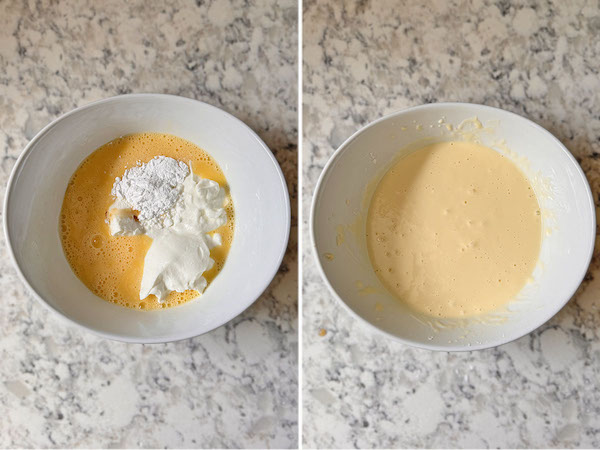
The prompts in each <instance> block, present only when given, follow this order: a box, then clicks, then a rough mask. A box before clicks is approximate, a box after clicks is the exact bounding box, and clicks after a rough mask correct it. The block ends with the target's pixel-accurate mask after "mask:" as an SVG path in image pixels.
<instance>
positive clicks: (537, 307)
mask: <svg viewBox="0 0 600 450" xmlns="http://www.w3.org/2000/svg"><path fill="white" fill-rule="evenodd" d="M475 117H476V118H477V119H478V120H479V121H480V122H481V124H482V125H483V127H482V128H478V125H477V122H476V121H474V120H469V119H472V118H475ZM465 120H466V122H463V121H465ZM440 121H441V123H440ZM461 123H463V130H462V132H460V133H458V132H457V131H456V129H457V127H458V126H459V124H461ZM449 128H452V130H450V129H449ZM465 134H470V135H475V136H477V137H478V138H479V140H480V142H481V143H482V144H483V145H487V146H489V147H492V148H494V149H495V150H497V151H504V153H505V154H506V155H507V156H508V157H510V158H511V159H513V160H514V161H515V162H516V163H517V165H519V166H520V167H521V168H522V169H523V170H524V172H525V173H526V174H527V176H528V177H529V179H530V181H531V182H532V185H533V188H534V189H535V191H536V195H537V196H538V200H539V202H540V206H541V208H542V211H543V213H544V214H543V227H544V230H545V231H547V233H546V234H545V235H544V238H543V242H542V248H541V254H540V260H539V263H538V265H537V266H536V268H535V270H534V279H535V281H534V282H533V283H530V284H528V285H526V286H525V287H524V288H523V290H522V291H521V292H520V293H519V295H518V296H517V298H516V299H515V300H514V301H512V302H511V303H510V304H509V308H508V309H509V311H505V312H500V311H499V312H495V313H490V314H488V315H485V316H481V317H478V318H473V319H462V320H435V319H430V318H427V317H424V316H419V315H417V314H414V313H413V312H412V311H410V310H408V309H407V308H406V307H405V306H404V305H402V304H401V302H399V301H398V300H397V299H396V298H394V297H393V296H392V295H391V294H390V293H389V292H388V291H387V290H386V289H385V288H384V287H383V286H382V284H381V283H380V281H379V279H378V278H377V276H376V275H375V273H374V271H373V268H372V266H371V264H370V261H369V256H368V253H367V250H366V240H365V233H364V229H365V222H366V209H367V208H368V206H369V202H370V195H371V194H372V191H373V190H374V187H375V186H376V185H377V182H378V181H379V179H380V178H381V176H382V175H383V174H384V173H385V172H386V170H387V168H388V167H389V165H390V162H391V161H392V160H393V159H394V158H396V157H397V156H398V154H399V152H405V153H408V152H410V151H413V150H415V149H417V148H419V147H422V146H423V145H425V143H428V142H436V141H438V142H439V141H447V140H453V139H460V138H464V137H465ZM503 141H504V142H503ZM507 149H508V150H510V151H507ZM340 234H341V235H342V237H343V238H344V239H343V241H344V242H343V243H342V244H341V245H337V244H336V238H338V236H340ZM595 234H596V223H595V208H594V202H593V198H592V194H591V191H590V187H589V184H588V182H587V180H586V178H585V175H584V174H583V172H582V170H581V168H580V167H579V165H578V164H577V162H576V161H575V159H574V158H573V156H572V155H571V154H570V153H569V151H568V150H567V149H566V148H565V147H564V146H563V145H562V144H561V143H560V141H559V140H558V139H556V138H555V137H554V136H552V134H550V133H549V132H548V131H546V130H545V129H543V128H542V127H540V126H538V125H536V124H535V123H533V122H531V121H529V120H527V119H524V118H523V117H520V116H518V115H516V114H513V113H510V112H507V111H503V110H500V109H496V108H491V107H487V106H481V105H471V104H463V103H441V104H430V105H424V106H419V107H415V108H411V109H408V110H405V111H401V112H398V113H395V114H392V115H390V116H387V117H384V118H382V119H380V120H377V121H375V122H373V123H371V124H369V125H368V126H366V127H365V128H363V129H362V130H360V131H358V132H357V133H355V134H354V135H353V136H352V137H350V138H349V139H348V140H347V141H346V142H344V143H343V144H342V145H341V146H340V148H339V149H338V150H337V151H336V152H335V153H334V155H333V156H332V158H331V159H330V160H329V162H328V164H327V166H326V167H325V170H324V171H323V173H322V174H321V177H320V179H319V182H318V184H317V188H316V192H315V196H314V198H313V205H312V217H311V237H312V242H313V250H314V252H315V254H316V259H317V265H318V267H319V268H320V270H321V273H322V275H323V278H324V279H325V281H326V283H327V284H328V286H329V288H330V289H331V291H332V292H333V294H334V296H335V297H336V298H338V299H339V300H340V301H341V303H342V304H343V305H345V306H346V307H347V309H348V310H349V311H350V312H352V313H353V314H354V315H355V316H357V317H359V318H360V319H363V320H364V321H365V322H366V323H368V324H370V325H372V326H373V327H375V328H376V329H377V330H379V331H382V332H383V333H385V334H387V335H388V336H391V337H393V338H396V339H398V340H400V341H402V342H404V343H407V344H410V345H414V346H417V347H422V348H428V349H432V350H443V351H457V350H475V349H481V348H488V347H494V346H497V345H500V344H503V343H506V342H509V341H511V340H514V339H517V338H519V337H521V336H523V335H525V334H527V333H529V332H531V331H533V330H534V329H536V328H537V327H539V326H540V325H542V324H543V323H544V322H546V321H547V320H549V319H550V318H551V317H552V316H553V315H555V314H556V313H557V312H558V311H559V310H560V309H561V308H562V307H563V306H564V305H565V304H566V303H567V302H568V301H569V299H570V298H571V296H572V295H573V294H574V293H575V290H576V289H577V287H578V286H579V284H580V283H581V280H582V279H583V277H584V275H585V273H586V270H587V267H588V265H589V262H590V259H591V256H592V251H593V248H594V240H595ZM327 254H329V255H327ZM332 255H333V259H331V258H332ZM365 287H367V288H366V289H365Z"/></svg>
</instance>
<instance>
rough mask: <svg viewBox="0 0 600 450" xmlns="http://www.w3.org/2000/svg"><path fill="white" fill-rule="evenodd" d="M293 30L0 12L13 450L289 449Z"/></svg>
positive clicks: (71, 11)
mask: <svg viewBox="0 0 600 450" xmlns="http://www.w3.org/2000/svg"><path fill="white" fill-rule="evenodd" d="M297 16H298V3H297V2H296V1H293V0H284V1H277V0H268V1H266V2H255V1H249V2H247V1H238V0H231V1H229V0H227V1H217V0H207V1H195V2H194V1H187V0H186V1H179V0H175V1H170V2H144V1H130V2H121V1H113V0H109V1H103V2H93V1H71V0H65V1H59V2H37V3H36V2H34V3H27V2H21V1H10V0H9V1H6V2H1V3H0V24H1V25H2V26H1V27H0V66H1V67H2V69H0V71H1V73H2V75H1V76H0V123H1V124H2V126H1V127H0V148H1V149H2V150H3V153H2V154H3V159H2V166H1V168H0V182H1V183H2V185H4V186H6V190H5V191H4V190H3V192H4V197H3V198H4V199H5V207H4V213H3V218H4V222H5V223H4V225H5V227H4V228H5V236H4V237H3V238H2V242H1V245H0V252H1V257H0V272H1V273H2V276H1V277H0V288H1V289H0V292H1V294H0V325H1V326H0V330H1V331H0V356H1V359H2V366H1V368H0V379H1V381H0V415H1V417H2V419H1V420H0V447H1V448H15V447H16V448H19V447H23V448H29V447H31V448H49V447H60V448H79V447H83V448H112V447H115V448H137V447H140V448H298V446H299V445H300V444H299V441H298V391H299V389H298V369H299V368H298V314H297V308H298V275H297V273H298V263H297V259H298V252H297V245H298V239H297V232H298V227H297V214H296V212H297V203H298V202H297V196H298V192H297V183H298V165H297V161H298V136H297V134H298V126H297V124H298V89H297V87H298V65H297V63H298V34H297V33H298V17H297ZM11 173H12V175H11Z"/></svg>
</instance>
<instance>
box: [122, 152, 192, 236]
mask: <svg viewBox="0 0 600 450" xmlns="http://www.w3.org/2000/svg"><path fill="white" fill-rule="evenodd" d="M189 173H190V168H189V167H188V166H187V165H186V164H185V163H184V162H182V161H177V160H175V159H173V158H169V157H167V156H156V157H155V158H153V159H152V160H150V161H149V162H148V163H146V164H141V165H139V166H136V167H132V168H130V169H127V170H126V171H125V173H124V174H123V178H116V179H115V183H114V185H113V188H112V192H111V193H112V195H113V196H114V197H115V198H116V199H117V201H122V202H125V203H126V204H127V205H128V206H129V207H130V208H131V209H133V210H135V211H139V214H138V215H137V218H138V219H139V221H140V222H141V223H142V224H143V225H144V227H146V228H164V227H167V226H170V225H171V224H172V223H173V221H172V218H171V217H170V212H171V210H172V208H173V206H174V205H175V203H176V202H177V200H178V199H179V195H180V194H181V190H182V185H183V181H184V179H185V178H186V177H187V176H188V175H189Z"/></svg>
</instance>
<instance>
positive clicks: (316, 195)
mask: <svg viewBox="0 0 600 450" xmlns="http://www.w3.org/2000/svg"><path fill="white" fill-rule="evenodd" d="M440 107H457V108H477V109H480V110H481V109H484V110H488V111H490V112H496V113H501V114H508V115H511V116H514V117H515V118H516V119H517V120H521V121H525V122H526V123H527V124H529V125H530V126H533V127H534V128H536V129H537V130H539V131H541V132H542V133H543V134H546V135H547V136H548V137H549V138H551V139H552V140H553V141H554V142H555V143H556V144H557V146H558V148H560V150H562V151H563V153H564V154H565V155H566V156H567V157H568V158H569V159H570V160H571V162H573V163H574V165H575V167H576V168H577V172H578V174H579V176H580V177H581V180H582V181H583V185H584V187H585V191H586V193H587V200H588V205H589V207H590V210H591V217H592V224H591V225H592V226H591V227H590V228H591V230H592V233H591V236H590V237H589V249H588V255H587V258H586V264H585V270H584V271H583V273H581V274H580V275H579V276H577V277H576V278H575V279H576V280H579V281H577V283H576V284H574V285H573V286H572V287H571V289H569V290H570V291H571V294H570V295H569V297H568V298H566V299H565V300H564V301H563V302H562V303H561V304H560V305H559V306H558V307H557V308H556V309H553V310H551V311H549V312H546V313H545V314H543V315H541V316H540V317H541V318H540V319H539V320H538V321H535V322H533V324H532V325H530V326H528V327H524V328H523V330H522V331H518V332H515V333H513V334H511V335H510V336H507V337H506V338H504V339H496V340H493V341H490V342H488V343H486V344H474V345H471V346H464V345H449V346H444V347H442V346H438V345H432V344H428V343H424V342H420V341H417V340H413V339H410V338H404V337H400V336H396V335H394V334H392V333H390V332H388V331H385V330H383V329H381V328H379V327H377V326H376V325H375V324H373V323H371V322H369V321H368V320H367V319H365V318H364V317H362V316H360V315H359V314H358V313H356V312H355V311H354V310H353V309H352V308H350V306H349V305H348V304H347V303H346V302H345V301H344V300H343V298H342V297H341V296H340V295H339V294H338V293H337V292H336V290H335V289H334V287H333V285H332V284H331V283H330V282H329V279H328V278H327V276H326V274H325V270H324V268H323V265H322V264H321V260H320V258H319V255H318V253H317V246H316V241H315V215H316V209H317V203H318V201H319V198H320V196H321V189H322V184H323V182H324V180H325V178H327V176H328V173H329V171H330V170H331V167H332V166H333V163H334V162H335V161H336V160H337V159H338V158H340V157H341V155H342V154H343V153H344V152H345V151H346V149H347V148H348V146H349V145H350V144H351V143H352V141H354V140H355V139H356V138H357V137H358V136H359V135H360V134H362V133H363V132H365V131H366V130H367V129H369V128H371V127H374V126H376V125H378V124H379V123H380V122H384V121H387V120H391V119H395V118H397V117H398V116H402V115H406V114H409V113H413V112H415V111H419V110H424V109H435V108H440ZM309 228H310V242H311V250H312V252H313V258H314V259H315V261H316V263H317V268H318V271H319V273H320V275H321V278H322V279H323V281H324V282H325V284H326V285H327V287H328V289H329V291H330V293H331V294H332V295H333V297H334V298H335V299H337V301H338V303H339V304H341V305H342V306H343V309H345V310H346V311H347V312H349V313H350V315H351V316H353V317H354V318H357V319H358V320H359V322H362V323H364V324H366V325H367V328H370V329H371V330H374V331H376V332H377V333H379V335H383V336H386V337H389V338H391V339H392V340H394V341H396V342H400V343H402V344H405V345H409V346H412V347H416V348H421V349H425V350H433V351H440V352H468V351H474V350H484V349H489V348H494V347H498V346H500V345H504V344H508V343H509V342H512V341H515V340H517V339H520V338H522V337H523V336H526V335H528V334H530V333H531V332H533V331H535V330H536V329H537V328H539V327H541V326H542V325H544V324H545V323H546V322H548V321H549V320H550V319H551V318H552V317H554V316H555V315H556V314H558V312H559V311H560V310H561V309H563V307H564V306H565V305H566V304H567V303H568V302H569V301H570V300H571V299H572V298H573V295H574V294H575V292H576V291H577V289H578V288H579V286H580V285H581V282H582V281H583V279H584V277H585V274H586V273H587V269H588V268H589V264H590V262H591V259H592V255H593V252H594V244H595V240H596V231H595V230H596V213H595V204H594V198H593V195H592V190H591V188H590V184H589V182H588V180H587V178H586V176H585V173H584V172H583V169H582V168H581V166H580V165H579V163H578V162H577V160H576V159H575V157H574V156H573V155H572V154H571V152H570V151H569V150H568V149H567V148H566V147H565V145H564V144H563V143H562V142H561V141H560V140H559V139H558V138H557V137H556V136H554V135H553V134H552V133H551V132H550V131H548V130H546V129H545V128H544V127H542V126H541V125H538V124H537V123H535V122H533V121H532V120H530V119H528V118H526V117H523V116H521V115H519V114H516V113H514V112H511V111H507V110H504V109H501V108H495V107H493V106H487V105H480V104H477V103H462V102H439V103H428V104H424V105H418V106H412V107H409V108H404V109H401V110H398V111H394V112H392V113H390V114H387V115H384V116H382V117H380V118H379V119H376V120H374V121H373V122H370V123H368V124H367V125H365V126H363V127H361V128H360V129H359V130H358V131H356V132H355V133H353V134H352V135H351V136H350V137H349V138H348V139H346V140H345V141H344V142H343V143H342V144H341V145H340V146H339V147H338V148H337V149H336V150H335V152H333V154H332V155H331V156H330V157H329V160H328V161H327V163H326V164H325V167H324V168H323V170H322V171H321V174H320V175H319V179H318V181H317V184H316V186H315V190H314V193H313V197H312V201H311V208H310V219H309Z"/></svg>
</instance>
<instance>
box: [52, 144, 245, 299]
mask: <svg viewBox="0 0 600 450" xmlns="http://www.w3.org/2000/svg"><path fill="white" fill-rule="evenodd" d="M159 155H163V156H169V157H171V158H175V159H178V160H181V161H184V162H186V163H187V162H189V161H191V162H192V170H193V172H194V173H195V174H197V175H199V176H201V177H203V178H210V179H211V180H214V181H216V182H218V183H219V184H220V185H221V186H222V187H223V188H224V189H225V191H226V193H227V198H228V202H227V206H226V207H225V210H226V212H227V223H226V224H225V225H223V226H222V227H220V228H218V229H217V230H215V231H214V232H215V233H220V234H221V237H222V240H223V245H221V246H218V247H215V248H214V249H212V250H211V252H210V254H211V257H212V259H214V261H215V265H214V266H213V268H212V269H211V270H209V271H207V272H206V273H205V274H204V277H205V278H206V280H207V281H208V283H209V286H208V287H207V289H209V288H210V282H211V281H212V280H213V279H214V278H215V276H216V275H217V274H218V273H219V271H220V270H221V268H222V267H223V265H224V263H225V259H226V258H227V254H228V252H229V248H230V246H231V241H232V240H233V230H234V210H233V202H232V200H231V196H230V194H229V187H228V185H227V180H226V179H225V176H224V175H223V172H222V171H221V168H220V167H219V165H218V164H217V163H216V162H215V161H214V160H213V159H212V157H211V156H210V155H209V154H208V153H206V152H205V151H203V150H202V149H200V148H199V147H197V146H196V145H194V144H192V143H191V142H189V141H186V140H185V139H181V138H179V137H176V136H172V135H168V134H159V133H138V134H131V135H128V136H124V137H121V138H118V139H115V140H113V141H111V142H109V143H107V144H105V145H103V146H102V147H100V148H98V149H97V150H96V151H94V152H93V153H92V154H91V155H90V156H88V157H87V158H86V159H85V160H84V161H83V162H82V163H81V165H80V166H79V168H78V169H77V170H76V171H75V173H74V174H73V177H72V178H71V180H70V182H69V185H68V187H67V191H66V193H65V198H64V200H63V206H62V211H61V215H60V235H61V241H62V244H63V249H64V251H65V255H66V257H67V260H68V261H69V264H70V265H71V268H72V269H73V271H74V272H75V275H77V276H78V277H79V279H80V280H81V281H83V283H84V284H85V285H86V286H87V287H88V288H89V289H90V290H91V291H92V292H94V294H96V295H98V296H99V297H101V298H103V299H104V300H108V301H110V302H113V303H117V304H120V305H122V306H126V307H129V308H134V309H146V310H150V309H160V308H167V307H171V306H175V305H178V304H181V303H184V302H186V301H188V300H191V299H193V298H195V297H197V296H198V292H197V291H193V290H188V291H185V292H183V293H177V292H172V293H171V294H170V295H169V296H168V297H167V299H166V301H165V302H163V303H162V304H161V303H159V302H158V300H157V298H156V297H155V296H154V295H149V296H148V297H147V298H145V299H143V300H140V298H139V293H140V283H141V280H142V274H143V270H144V258H145V256H146V252H147V251H148V249H149V248H150V245H151V243H152V239H151V238H150V237H148V236H144V235H140V236H111V234H110V232H109V229H108V225H107V223H106V213H107V211H108V209H109V207H110V205H111V204H112V203H113V201H114V198H113V197H112V196H111V189H112V186H113V183H114V182H115V178H116V177H121V176H123V173H124V172H125V169H126V168H129V167H133V166H135V165H137V163H138V161H139V162H142V163H146V162H148V161H150V160H151V159H152V158H154V157H155V156H159Z"/></svg>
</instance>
